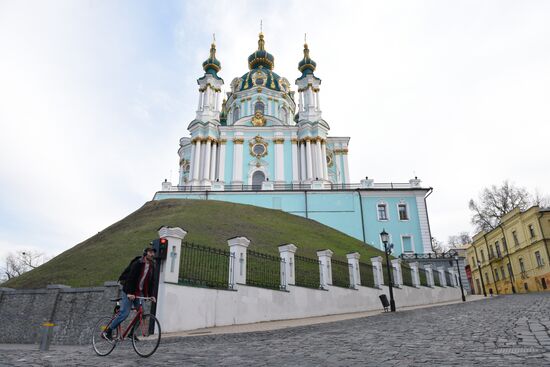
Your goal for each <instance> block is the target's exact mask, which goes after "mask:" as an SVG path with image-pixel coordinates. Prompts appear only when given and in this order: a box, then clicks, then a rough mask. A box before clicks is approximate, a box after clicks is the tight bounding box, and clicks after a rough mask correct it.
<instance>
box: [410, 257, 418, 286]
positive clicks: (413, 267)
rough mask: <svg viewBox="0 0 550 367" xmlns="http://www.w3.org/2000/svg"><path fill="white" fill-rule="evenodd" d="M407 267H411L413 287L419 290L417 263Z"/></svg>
mask: <svg viewBox="0 0 550 367" xmlns="http://www.w3.org/2000/svg"><path fill="white" fill-rule="evenodd" d="M409 266H410V267H411V277H412V281H413V285H414V286H415V287H416V288H420V273H419V272H418V263H417V262H413V263H409Z"/></svg>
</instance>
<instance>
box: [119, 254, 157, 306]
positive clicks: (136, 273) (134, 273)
mask: <svg viewBox="0 0 550 367" xmlns="http://www.w3.org/2000/svg"><path fill="white" fill-rule="evenodd" d="M144 261H145V260H144V259H143V258H141V259H140V260H139V261H135V262H134V263H133V264H132V265H131V266H130V272H129V273H128V277H127V278H126V281H125V282H124V285H123V287H122V290H123V291H124V293H126V294H136V292H137V290H138V286H139V284H138V283H139V277H140V275H141V273H142V270H143V269H144V268H145V262H144ZM149 269H150V270H149V271H150V272H151V276H150V277H149V281H148V282H147V283H148V284H144V285H143V291H144V294H143V295H142V296H143V297H151V296H154V291H155V289H154V284H155V279H154V278H155V263H154V262H151V264H150V268H149Z"/></svg>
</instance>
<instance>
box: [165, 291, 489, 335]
mask: <svg viewBox="0 0 550 367" xmlns="http://www.w3.org/2000/svg"><path fill="white" fill-rule="evenodd" d="M484 298H485V297H484V296H478V295H469V296H467V297H466V302H472V301H479V300H482V299H484ZM487 299H488V298H487ZM455 303H462V300H458V301H452V302H441V303H433V304H429V305H421V306H412V307H401V308H398V309H397V312H403V311H409V310H416V309H421V308H430V307H435V306H444V305H451V304H455ZM380 314H384V312H382V311H380V310H376V311H365V312H354V313H345V314H338V315H328V316H317V317H307V318H303V319H292V320H279V321H265V322H258V323H254V324H241V325H228V326H215V327H210V328H203V329H195V330H190V331H181V332H174V333H163V334H162V337H163V338H174V337H189V336H198V335H216V334H234V333H250V332H256V331H270V330H278V329H286V328H291V327H296V326H306V325H315V324H324V323H328V322H335V321H342V320H350V319H357V318H362V317H369V316H376V315H380Z"/></svg>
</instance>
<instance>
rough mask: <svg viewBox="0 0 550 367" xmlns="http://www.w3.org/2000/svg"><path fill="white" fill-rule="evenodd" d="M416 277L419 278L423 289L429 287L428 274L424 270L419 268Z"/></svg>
mask: <svg viewBox="0 0 550 367" xmlns="http://www.w3.org/2000/svg"><path fill="white" fill-rule="evenodd" d="M418 275H419V278H420V285H423V286H424V287H429V286H430V285H429V284H428V274H427V272H426V270H424V269H421V268H419V269H418Z"/></svg>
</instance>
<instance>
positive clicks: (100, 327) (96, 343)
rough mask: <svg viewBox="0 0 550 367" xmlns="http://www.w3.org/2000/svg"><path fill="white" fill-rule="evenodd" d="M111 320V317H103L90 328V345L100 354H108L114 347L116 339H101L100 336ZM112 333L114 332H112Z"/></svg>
mask: <svg viewBox="0 0 550 367" xmlns="http://www.w3.org/2000/svg"><path fill="white" fill-rule="evenodd" d="M111 321H113V319H112V318H111V317H103V318H101V319H99V321H98V322H97V323H96V324H95V326H94V328H93V330H92V346H93V347H94V351H95V352H96V353H97V354H98V355H100V356H106V355H108V354H109V353H111V352H112V351H113V349H115V347H116V341H111V342H110V341H108V340H105V339H103V337H102V336H101V334H103V332H104V331H105V330H107V327H108V326H109V325H110V324H111ZM113 334H115V333H114V332H113Z"/></svg>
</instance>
